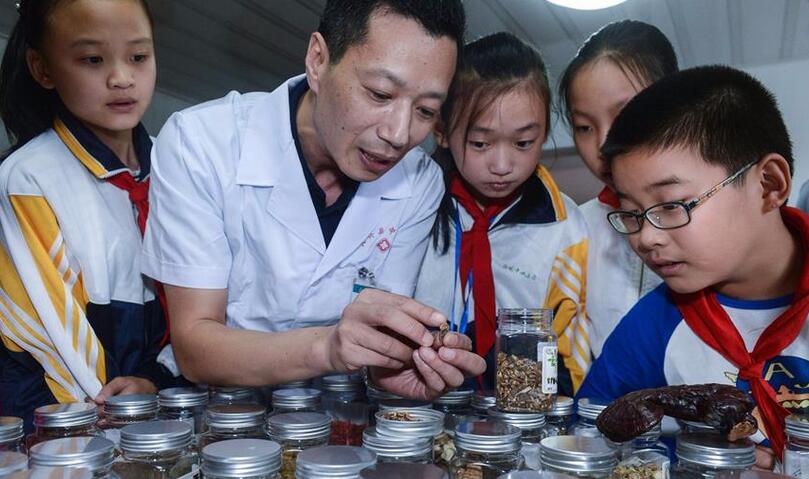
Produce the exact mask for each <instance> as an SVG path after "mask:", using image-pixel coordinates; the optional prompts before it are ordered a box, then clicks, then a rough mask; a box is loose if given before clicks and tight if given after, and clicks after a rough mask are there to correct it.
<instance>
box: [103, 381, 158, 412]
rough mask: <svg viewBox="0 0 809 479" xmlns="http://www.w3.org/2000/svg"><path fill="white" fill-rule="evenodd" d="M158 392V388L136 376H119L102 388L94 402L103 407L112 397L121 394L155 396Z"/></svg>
mask: <svg viewBox="0 0 809 479" xmlns="http://www.w3.org/2000/svg"><path fill="white" fill-rule="evenodd" d="M156 392H157V387H156V386H155V385H154V384H153V383H152V382H151V381H149V380H148V379H143V378H139V377H135V376H118V377H117V378H115V379H113V380H112V381H110V382H108V383H107V385H106V386H104V387H103V388H101V392H99V393H98V396H96V397H95V398H94V399H93V401H95V403H96V404H98V405H99V406H103V405H104V401H106V400H107V398H108V397H110V396H118V395H119V394H154V393H156Z"/></svg>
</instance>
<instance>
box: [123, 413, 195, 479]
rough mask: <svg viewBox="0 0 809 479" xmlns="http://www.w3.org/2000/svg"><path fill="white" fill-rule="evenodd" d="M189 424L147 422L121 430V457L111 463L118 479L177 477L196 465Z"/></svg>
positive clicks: (180, 422)
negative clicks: (119, 459) (120, 459)
mask: <svg viewBox="0 0 809 479" xmlns="http://www.w3.org/2000/svg"><path fill="white" fill-rule="evenodd" d="M193 439H194V435H193V434H192V428H191V426H190V425H189V424H188V423H186V422H183V421H150V422H142V423H139V424H130V425H129V426H124V427H123V428H122V429H121V444H120V448H121V451H122V452H123V460H122V461H118V462H116V463H115V464H114V465H113V470H114V471H115V472H116V473H117V474H118V476H119V477H120V478H121V479H141V478H146V477H148V478H149V479H178V478H181V477H183V476H185V475H186V474H189V473H191V472H193V471H196V470H197V469H198V468H199V457H198V455H197V451H196V449H194V447H193Z"/></svg>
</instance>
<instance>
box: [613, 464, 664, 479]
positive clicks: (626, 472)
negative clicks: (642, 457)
mask: <svg viewBox="0 0 809 479" xmlns="http://www.w3.org/2000/svg"><path fill="white" fill-rule="evenodd" d="M662 478H663V470H662V469H661V468H660V466H659V465H657V464H619V465H618V466H616V467H615V469H614V470H613V471H612V475H611V476H610V479H662Z"/></svg>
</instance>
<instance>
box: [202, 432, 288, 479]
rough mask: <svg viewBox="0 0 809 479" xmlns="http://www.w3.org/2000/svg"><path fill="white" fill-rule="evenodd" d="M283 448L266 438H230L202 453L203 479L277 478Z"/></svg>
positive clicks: (205, 449)
mask: <svg viewBox="0 0 809 479" xmlns="http://www.w3.org/2000/svg"><path fill="white" fill-rule="evenodd" d="M280 469H281V446H280V445H278V443H275V442H273V441H269V440H264V439H231V440H228V441H220V442H217V443H215V444H210V445H208V446H205V448H204V449H203V450H202V467H201V470H202V477H203V478H204V479H278V478H280V477H281V476H280V475H279V470H280Z"/></svg>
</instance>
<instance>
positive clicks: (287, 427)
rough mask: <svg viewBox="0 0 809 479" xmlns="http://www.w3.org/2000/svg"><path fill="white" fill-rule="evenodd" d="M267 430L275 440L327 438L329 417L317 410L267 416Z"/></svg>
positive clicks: (329, 428) (329, 425) (329, 424)
mask: <svg viewBox="0 0 809 479" xmlns="http://www.w3.org/2000/svg"><path fill="white" fill-rule="evenodd" d="M267 432H268V433H269V435H270V438H272V439H273V440H275V441H282V440H285V439H291V440H296V441H303V440H307V439H320V438H327V437H329V434H330V432H331V418H330V417H329V416H327V415H326V414H323V413H319V412H288V413H284V414H276V415H274V416H270V417H269V418H267Z"/></svg>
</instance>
